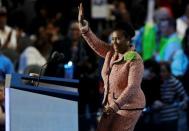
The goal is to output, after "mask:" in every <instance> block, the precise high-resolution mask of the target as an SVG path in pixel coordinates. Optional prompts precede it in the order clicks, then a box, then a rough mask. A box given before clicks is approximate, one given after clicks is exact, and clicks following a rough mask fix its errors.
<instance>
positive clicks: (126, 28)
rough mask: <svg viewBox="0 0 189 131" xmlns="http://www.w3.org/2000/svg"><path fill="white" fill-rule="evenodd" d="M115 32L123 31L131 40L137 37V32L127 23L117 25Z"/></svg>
mask: <svg viewBox="0 0 189 131" xmlns="http://www.w3.org/2000/svg"><path fill="white" fill-rule="evenodd" d="M113 30H123V32H124V35H125V37H126V38H129V39H131V38H132V37H134V36H135V30H134V28H133V26H132V25H131V24H130V23H127V22H118V23H116V24H115V26H114V28H113Z"/></svg>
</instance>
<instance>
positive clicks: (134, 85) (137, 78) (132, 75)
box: [110, 59, 144, 112]
mask: <svg viewBox="0 0 189 131" xmlns="http://www.w3.org/2000/svg"><path fill="white" fill-rule="evenodd" d="M143 72H144V66H143V61H142V60H141V59H137V60H135V61H132V62H131V63H130V67H129V73H128V86H127V87H126V88H125V89H124V90H123V92H122V93H121V95H120V96H119V97H118V99H117V100H116V101H114V103H113V104H112V105H110V107H112V108H113V109H114V111H116V112H117V111H118V110H119V109H120V108H121V107H122V106H123V105H125V104H126V103H129V102H130V101H131V100H132V99H134V98H133V97H136V95H137V91H138V88H140V84H141V82H142V77H143ZM139 102H140V101H139Z"/></svg>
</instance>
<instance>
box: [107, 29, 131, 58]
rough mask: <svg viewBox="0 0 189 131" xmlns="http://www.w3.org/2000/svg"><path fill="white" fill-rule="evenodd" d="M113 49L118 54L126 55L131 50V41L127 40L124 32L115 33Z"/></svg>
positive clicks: (112, 41) (113, 35) (113, 34)
mask: <svg viewBox="0 0 189 131" xmlns="http://www.w3.org/2000/svg"><path fill="white" fill-rule="evenodd" d="M111 43H112V44H113V48H114V50H115V52H117V53H121V54H123V53H125V52H126V51H127V50H128V49H129V45H130V43H129V40H128V39H127V38H125V36H124V33H123V31H121V30H118V31H113V33H112V40H111Z"/></svg>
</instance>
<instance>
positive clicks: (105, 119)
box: [97, 110, 142, 131]
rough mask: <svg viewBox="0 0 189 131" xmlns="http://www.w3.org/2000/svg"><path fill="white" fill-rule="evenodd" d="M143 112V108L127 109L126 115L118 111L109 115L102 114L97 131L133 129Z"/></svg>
mask: <svg viewBox="0 0 189 131" xmlns="http://www.w3.org/2000/svg"><path fill="white" fill-rule="evenodd" d="M141 113H142V111H141V110H135V111H126V116H125V115H124V116H122V115H120V114H117V113H115V114H111V115H109V116H106V115H104V114H102V117H101V119H100V122H99V124H98V127H97V131H133V130H134V128H135V125H136V123H137V121H138V119H139V117H140V115H141Z"/></svg>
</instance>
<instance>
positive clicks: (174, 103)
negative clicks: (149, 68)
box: [153, 63, 188, 131]
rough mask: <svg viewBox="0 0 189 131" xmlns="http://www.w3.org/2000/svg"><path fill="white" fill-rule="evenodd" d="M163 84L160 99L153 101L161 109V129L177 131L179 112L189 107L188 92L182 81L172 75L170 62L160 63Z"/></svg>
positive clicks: (160, 130)
mask: <svg viewBox="0 0 189 131" xmlns="http://www.w3.org/2000/svg"><path fill="white" fill-rule="evenodd" d="M160 75H161V79H162V84H161V86H160V99H159V100H156V101H155V102H154V103H153V108H154V109H155V110H158V111H159V122H160V123H159V124H158V125H157V128H158V130H159V131H177V129H178V120H179V112H180V110H183V109H185V108H186V107H187V101H188V98H187V94H186V91H185V89H184V87H183V85H182V83H181V82H180V81H179V80H178V79H176V78H175V77H174V76H173V75H171V69H170V65H169V63H161V64H160Z"/></svg>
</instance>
